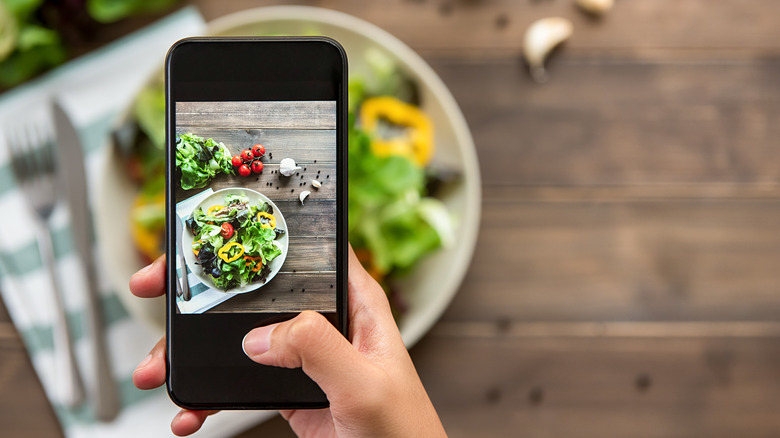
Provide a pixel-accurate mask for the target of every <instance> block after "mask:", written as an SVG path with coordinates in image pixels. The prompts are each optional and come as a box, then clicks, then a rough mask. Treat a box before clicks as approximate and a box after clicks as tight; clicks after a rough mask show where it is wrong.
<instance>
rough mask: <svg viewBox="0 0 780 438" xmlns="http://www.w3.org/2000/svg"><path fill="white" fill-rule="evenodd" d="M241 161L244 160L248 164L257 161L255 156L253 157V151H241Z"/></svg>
mask: <svg viewBox="0 0 780 438" xmlns="http://www.w3.org/2000/svg"><path fill="white" fill-rule="evenodd" d="M241 159H242V160H244V162H245V163H248V162H250V161H252V160H254V159H255V156H254V155H252V151H250V150H249V149H244V150H243V151H241Z"/></svg>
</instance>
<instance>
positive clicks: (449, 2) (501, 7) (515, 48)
mask: <svg viewBox="0 0 780 438" xmlns="http://www.w3.org/2000/svg"><path fill="white" fill-rule="evenodd" d="M190 3H193V4H196V5H198V7H199V8H200V10H201V11H202V13H203V15H204V16H205V17H206V18H207V19H214V18H217V17H220V16H222V15H225V14H227V13H230V12H235V11H241V10H244V9H247V8H253V7H257V6H258V4H257V2H255V1H253V0H232V1H231V2H214V1H212V0H194V1H192V0H191V1H190ZM288 4H305V5H310V6H320V7H325V8H331V9H335V10H338V11H341V12H345V13H347V14H351V15H355V16H357V17H360V18H362V19H364V20H367V21H369V22H371V23H374V24H376V25H379V26H380V27H382V28H383V29H385V30H387V31H389V32H390V33H392V34H394V35H396V36H397V37H398V38H400V39H401V40H402V41H404V42H405V43H407V44H409V45H410V46H411V47H412V48H414V49H416V50H419V51H421V52H423V53H424V54H426V55H429V56H431V55H436V54H442V53H447V54H452V55H453V56H457V57H466V56H474V57H486V56H489V57H493V56H508V55H518V54H519V53H520V49H521V47H522V43H523V35H524V32H525V29H526V28H527V26H528V25H529V24H531V23H532V22H533V21H534V20H537V19H540V18H544V17H550V16H561V17H566V18H568V19H570V20H572V21H573V23H574V35H575V37H574V38H572V39H571V40H570V41H568V42H567V43H566V50H567V51H578V50H583V51H585V50H587V51H596V50H597V51H631V52H635V51H639V50H662V51H664V52H670V51H687V50H692V49H693V50H732V51H734V50H738V51H761V52H772V53H778V52H779V50H778V49H780V48H779V47H778V45H777V41H778V40H779V39H780V28H779V27H778V26H777V22H776V20H775V19H776V17H777V16H778V15H780V4H778V3H777V2H775V1H774V0H749V1H745V0H719V1H717V2H713V1H711V0H673V1H658V0H631V1H622V2H616V4H615V7H614V8H613V10H612V11H611V12H610V13H609V14H608V15H607V16H606V17H604V18H603V19H602V20H594V19H592V18H590V17H587V16H585V15H584V14H582V13H580V12H579V11H578V10H577V9H576V8H575V7H574V5H573V4H572V2H570V1H561V0H526V1H518V0H492V1H473V0H443V1H425V0H388V1H381V2H368V1H362V0H318V1H313V0H309V1H304V2H300V1H295V0H269V1H265V2H263V5H264V6H269V5H288Z"/></svg>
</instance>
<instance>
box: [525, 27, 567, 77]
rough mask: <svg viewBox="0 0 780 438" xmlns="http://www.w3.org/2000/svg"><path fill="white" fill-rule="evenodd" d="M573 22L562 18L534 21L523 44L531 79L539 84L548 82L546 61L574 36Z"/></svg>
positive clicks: (526, 33) (527, 30) (526, 32)
mask: <svg viewBox="0 0 780 438" xmlns="http://www.w3.org/2000/svg"><path fill="white" fill-rule="evenodd" d="M573 30H574V26H573V25H572V24H571V21H569V20H567V19H565V18H561V17H551V18H542V19H541V20H537V21H534V22H533V23H531V25H530V26H528V29H526V31H525V41H524V44H523V48H524V52H523V53H524V55H525V59H526V60H527V61H528V66H529V67H530V69H531V77H532V78H533V79H534V80H535V81H536V82H538V83H540V84H542V83H544V82H547V72H546V71H545V70H544V61H545V59H546V58H547V55H549V54H550V52H552V50H553V49H554V48H555V46H557V45H558V44H560V43H562V42H564V41H566V40H567V39H568V38H569V37H570V36H571V34H572V31H573Z"/></svg>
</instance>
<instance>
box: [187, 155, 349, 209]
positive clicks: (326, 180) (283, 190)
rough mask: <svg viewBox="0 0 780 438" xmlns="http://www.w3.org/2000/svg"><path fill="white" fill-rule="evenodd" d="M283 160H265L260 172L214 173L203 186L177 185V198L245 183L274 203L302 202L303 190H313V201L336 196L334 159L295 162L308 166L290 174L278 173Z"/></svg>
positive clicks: (311, 195)
mask: <svg viewBox="0 0 780 438" xmlns="http://www.w3.org/2000/svg"><path fill="white" fill-rule="evenodd" d="M280 160H281V159H280V158H276V156H274V160H273V161H271V162H269V161H265V162H264V163H265V164H263V171H262V172H261V173H257V174H251V175H249V176H247V177H243V176H240V175H238V174H236V175H227V174H224V173H221V174H219V175H217V176H216V177H214V179H212V180H211V182H210V183H209V184H208V186H206V187H203V188H200V189H193V190H182V189H181V186H179V185H177V187H176V199H181V200H184V199H187V198H189V197H191V196H194V195H196V194H198V193H200V192H202V191H203V190H206V189H207V188H211V189H212V190H214V191H217V190H221V189H229V188H235V187H244V188H248V189H252V190H254V191H257V192H260V193H262V194H264V195H265V196H266V197H268V199H270V200H271V201H273V202H274V203H276V202H277V201H281V202H293V201H295V202H298V205H299V206H300V200H299V199H298V196H299V195H300V194H301V192H302V191H304V190H308V191H309V192H311V194H310V195H309V198H308V199H309V200H310V201H328V200H335V199H336V163H335V162H324V163H320V162H319V161H318V162H317V163H296V164H298V165H299V166H300V167H305V169H306V170H303V169H301V170H299V171H296V172H295V174H293V175H291V176H284V175H282V174H280V173H279V161H280ZM313 179H316V180H317V181H320V182H321V187H320V188H319V189H317V188H314V186H312V180H313ZM301 184H303V185H301ZM305 202H306V201H304V206H305ZM288 205H290V204H288ZM283 213H285V214H286V212H285V211H283Z"/></svg>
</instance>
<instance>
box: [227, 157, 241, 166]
mask: <svg viewBox="0 0 780 438" xmlns="http://www.w3.org/2000/svg"><path fill="white" fill-rule="evenodd" d="M230 162H231V163H233V166H235V167H238V166H240V165H242V164H244V160H242V159H241V155H233V159H232V160H231V161H230Z"/></svg>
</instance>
